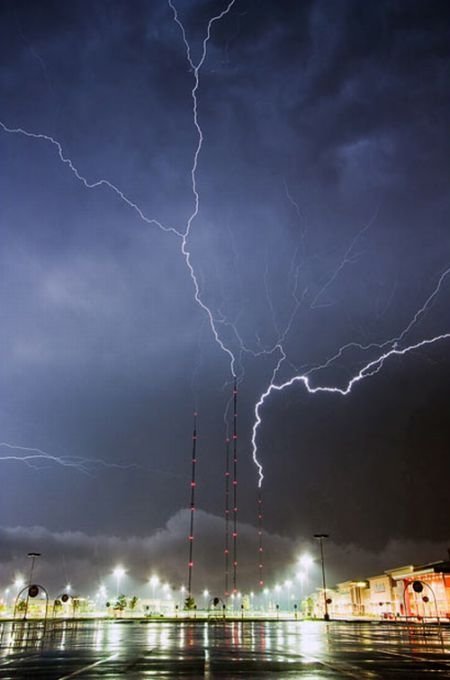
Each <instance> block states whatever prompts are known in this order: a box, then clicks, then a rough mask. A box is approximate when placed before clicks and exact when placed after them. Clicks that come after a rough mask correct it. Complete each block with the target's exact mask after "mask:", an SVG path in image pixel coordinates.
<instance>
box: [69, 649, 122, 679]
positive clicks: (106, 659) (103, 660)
mask: <svg viewBox="0 0 450 680" xmlns="http://www.w3.org/2000/svg"><path fill="white" fill-rule="evenodd" d="M118 656H119V654H117V653H116V654H111V656H107V657H105V658H104V659H100V660H99V661H95V662H94V663H90V664H89V665H88V666H83V668H79V669H78V670H77V671H74V672H73V673H69V675H63V676H62V677H60V678H59V680H68V679H69V678H74V677H75V676H76V675H81V674H82V673H85V672H86V671H89V670H90V669H91V668H95V666H100V664H102V663H105V662H106V661H111V659H115V658H117V657H118Z"/></svg>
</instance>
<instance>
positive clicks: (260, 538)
mask: <svg viewBox="0 0 450 680" xmlns="http://www.w3.org/2000/svg"><path fill="white" fill-rule="evenodd" d="M262 528H263V505H262V492H261V487H259V488H258V569H259V586H260V588H262V587H263V585H264V571H263V570H264V561H263V532H262Z"/></svg>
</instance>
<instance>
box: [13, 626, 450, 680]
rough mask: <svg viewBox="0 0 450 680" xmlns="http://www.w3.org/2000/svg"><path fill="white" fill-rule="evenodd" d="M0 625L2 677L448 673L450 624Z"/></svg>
mask: <svg viewBox="0 0 450 680" xmlns="http://www.w3.org/2000/svg"><path fill="white" fill-rule="evenodd" d="M0 626H1V630H0V678H14V679H19V680H20V679H25V678H27V679H30V678H33V679H34V678H36V679H37V680H39V679H42V680H43V679H45V680H56V679H58V680H63V679H66V678H72V677H77V678H78V677H82V678H117V677H124V678H151V677H157V678H172V677H185V678H214V677H223V678H227V679H229V680H232V679H233V678H243V677H253V678H266V677H275V676H277V677H281V678H303V679H306V678H311V679H312V678H316V679H322V678H355V679H357V678H360V679H365V678H367V679H369V678H395V677H402V678H405V679H407V680H412V679H414V678H420V677H423V676H424V675H427V674H429V673H433V675H435V676H436V675H438V676H439V677H442V678H444V677H450V655H449V650H450V627H449V626H441V627H438V626H427V627H424V626H420V625H413V624H410V625H402V624H397V623H395V624H394V623H378V622H373V623H369V622H363V623H346V622H337V621H335V622H330V623H324V622H318V621H303V622H302V621H279V622H277V621H244V622H241V621H209V622H207V621H203V622H202V621H186V620H184V621H176V622H164V621H151V620H146V621H127V620H123V621H56V622H51V623H48V624H47V626H46V627H44V625H43V624H42V623H38V622H26V623H24V622H15V623H14V624H13V623H11V622H9V623H8V622H5V623H1V624H0Z"/></svg>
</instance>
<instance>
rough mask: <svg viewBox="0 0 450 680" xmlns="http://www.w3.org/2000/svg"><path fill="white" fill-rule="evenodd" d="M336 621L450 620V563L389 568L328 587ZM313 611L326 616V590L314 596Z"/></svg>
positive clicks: (330, 610)
mask: <svg viewBox="0 0 450 680" xmlns="http://www.w3.org/2000/svg"><path fill="white" fill-rule="evenodd" d="M327 597H328V598H329V599H330V600H331V602H330V604H329V612H330V614H331V616H332V617H333V618H361V617H364V618H383V619H397V618H400V617H413V618H415V619H427V618H436V617H439V618H445V619H449V620H450V560H447V561H444V560H442V561H439V562H430V563H428V564H423V565H419V566H415V565H412V564H409V565H405V566H402V567H396V568H395V569H388V570H387V571H385V572H383V573H382V574H378V575H376V576H369V577H367V578H366V579H365V580H360V581H344V582H342V583H338V584H337V586H336V588H333V589H332V588H329V589H328V588H327ZM312 600H313V607H312V610H313V612H314V615H315V616H318V617H323V609H324V604H323V591H322V590H321V589H319V590H318V591H317V592H316V593H315V594H314V595H313V596H312Z"/></svg>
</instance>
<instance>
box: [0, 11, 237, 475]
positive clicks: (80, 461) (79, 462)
mask: <svg viewBox="0 0 450 680" xmlns="http://www.w3.org/2000/svg"><path fill="white" fill-rule="evenodd" d="M234 4H235V0H230V1H229V2H228V4H227V5H226V7H225V8H224V9H223V10H222V11H221V12H220V13H219V14H217V15H215V16H213V17H212V18H210V19H209V21H208V24H207V28H206V34H205V37H204V38H203V41H202V50H201V55H200V58H199V60H198V62H197V63H194V61H193V59H192V53H191V47H190V44H189V42H188V40H187V35H186V30H185V28H184V25H183V23H182V21H181V20H180V18H179V15H178V12H177V9H176V7H175V5H174V4H173V2H172V0H168V6H169V7H170V9H171V10H172V13H173V18H174V21H175V23H176V24H177V25H178V27H179V28H180V30H181V34H182V39H183V43H184V46H185V50H186V58H187V62H188V64H189V67H190V69H191V71H192V73H193V79H194V84H193V87H192V90H191V98H192V116H193V124H194V127H195V130H196V133H197V144H196V146H195V150H194V155H193V162H192V167H191V184H192V194H193V198H194V206H193V210H192V212H191V213H190V215H189V217H188V219H187V221H186V225H185V228H184V229H183V230H179V229H176V228H175V227H172V226H166V225H164V224H163V223H162V222H160V221H159V220H157V219H155V218H153V217H148V216H147V215H146V214H145V213H144V211H143V210H142V208H141V207H140V206H138V205H137V203H135V202H134V201H133V200H132V199H131V198H129V197H128V196H127V195H126V194H125V193H124V192H123V191H122V190H121V189H120V188H119V187H117V186H116V185H115V184H113V183H112V182H110V181H109V180H108V179H104V178H101V179H97V180H95V181H91V180H89V179H87V178H86V177H85V176H84V175H83V174H82V173H81V171H80V170H79V169H78V167H77V166H76V165H75V163H74V162H73V160H72V159H71V158H69V156H68V155H67V154H66V153H65V151H64V149H63V146H62V144H61V143H60V142H59V141H58V140H56V139H55V138H54V137H52V136H51V135H48V134H43V133H40V132H39V133H37V132H30V131H29V130H25V129H24V128H21V127H9V126H8V125H6V124H5V123H4V122H2V121H0V129H1V130H3V132H5V133H9V134H12V135H20V136H23V137H26V138H29V139H33V140H38V141H44V142H46V143H48V144H50V145H51V146H53V147H54V148H55V150H56V153H57V156H58V157H59V160H60V161H61V163H62V164H63V165H65V166H66V167H67V168H68V169H69V170H70V171H71V172H72V174H73V175H74V176H75V178H76V179H77V180H78V181H79V182H81V184H83V186H84V187H85V188H86V189H99V188H106V189H108V190H109V191H111V192H112V193H113V194H115V195H116V196H117V197H118V198H119V199H120V200H121V201H122V202H123V203H125V204H126V205H127V206H128V207H129V208H131V209H132V210H133V211H134V212H135V213H136V214H137V216H138V217H139V219H141V220H142V221H143V222H145V223H146V224H148V225H150V226H154V227H157V228H158V229H160V230H161V231H163V232H166V233H170V234H173V235H174V236H175V237H176V238H177V239H178V240H179V243H180V253H181V255H182V257H183V258H184V261H185V264H186V267H187V269H188V272H189V276H190V278H191V281H192V284H193V288H194V299H195V301H196V302H197V304H198V305H199V307H200V308H201V309H202V310H203V311H204V312H205V314H206V315H207V319H208V322H209V326H210V328H211V331H212V334H213V336H214V339H215V341H216V343H217V345H218V346H219V347H220V349H221V350H222V351H223V352H224V353H225V354H226V355H227V356H228V359H229V363H230V371H231V375H232V377H233V378H236V377H237V375H236V358H235V355H234V353H233V352H232V350H231V349H230V348H229V347H228V346H227V345H226V344H225V342H224V341H223V340H222V339H221V337H220V335H219V331H218V326H219V325H220V324H223V325H231V326H232V328H233V329H234V330H235V333H236V336H237V337H238V338H239V335H238V333H237V331H236V328H235V325H234V324H230V322H227V321H226V320H225V319H224V318H223V317H220V316H219V317H216V316H214V314H213V312H212V310H211V308H210V307H209V306H208V305H207V304H206V303H205V302H204V300H203V299H202V296H201V291H200V285H199V282H198V277H197V275H196V272H195V269H194V266H193V264H192V261H191V251H190V249H189V245H188V240H189V237H190V234H191V230H192V225H193V223H194V220H195V219H196V218H197V216H198V214H199V210H200V194H199V191H198V188H197V169H198V163H199V158H200V154H201V151H202V147H203V141H204V136H203V132H202V128H201V126H200V122H199V117H198V96H197V95H198V90H199V86H200V71H201V68H202V66H203V64H204V63H205V60H206V58H207V52H208V43H209V41H210V39H211V31H212V28H213V25H214V24H215V23H216V22H218V21H220V20H221V19H222V18H223V17H224V16H226V15H227V14H228V13H229V11H230V10H231V8H232V7H233V5H234ZM239 339H240V338H239ZM241 351H243V349H241ZM1 446H3V447H7V448H10V449H15V450H21V451H23V452H24V454H25V455H23V456H16V455H12V454H11V455H9V456H0V460H20V461H22V462H24V463H26V464H27V465H30V466H33V467H38V466H39V463H42V462H43V461H47V462H53V463H56V464H59V465H62V466H64V467H72V468H76V469H78V470H80V471H82V472H88V470H89V468H90V466H92V465H97V466H98V465H103V466H108V467H119V468H126V467H132V466H122V465H119V464H109V463H107V462H106V461H103V460H101V459H96V460H90V459H86V458H78V457H73V456H62V457H61V456H54V455H52V454H49V453H46V452H45V451H42V450H41V449H37V448H28V447H21V446H15V445H12V444H7V443H6V442H3V443H0V447H1Z"/></svg>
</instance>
